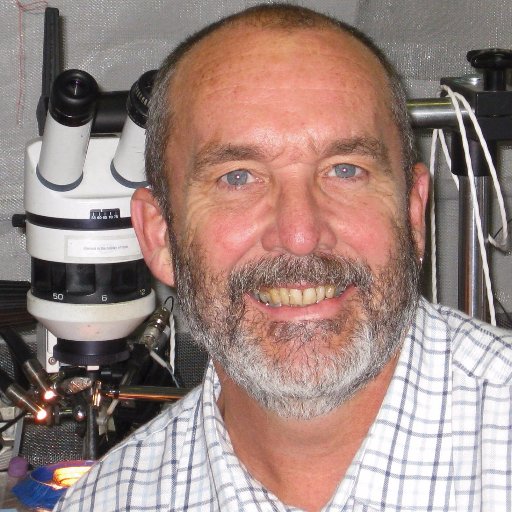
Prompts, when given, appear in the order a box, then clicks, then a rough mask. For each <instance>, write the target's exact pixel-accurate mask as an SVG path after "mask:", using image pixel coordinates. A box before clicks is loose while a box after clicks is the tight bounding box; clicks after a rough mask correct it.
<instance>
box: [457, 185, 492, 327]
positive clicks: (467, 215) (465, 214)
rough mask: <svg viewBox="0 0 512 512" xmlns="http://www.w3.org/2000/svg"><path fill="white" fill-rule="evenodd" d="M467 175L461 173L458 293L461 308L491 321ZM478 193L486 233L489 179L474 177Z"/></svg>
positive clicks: (483, 230) (474, 315) (483, 229)
mask: <svg viewBox="0 0 512 512" xmlns="http://www.w3.org/2000/svg"><path fill="white" fill-rule="evenodd" d="M470 179H471V178H469V177H468V176H459V260H460V261H459V269H458V271H459V278H458V279H459V295H458V297H459V298H458V307H459V309H460V310H461V311H464V312H465V313H467V314H468V315H470V316H473V317H475V318H480V319H481V320H488V314H489V309H488V304H487V294H486V289H485V280H484V272H483V265H482V258H481V256H480V246H479V243H478V235H477V229H476V224H475V220H474V209H473V201H472V199H471V190H470V183H469V180H470ZM474 180H475V188H476V195H477V198H478V204H479V205H480V218H481V219H482V232H483V234H484V237H486V236H487V232H488V223H489V206H488V205H489V195H488V189H489V183H488V180H489V178H488V177H487V176H479V177H475V178H474Z"/></svg>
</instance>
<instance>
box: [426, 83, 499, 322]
mask: <svg viewBox="0 0 512 512" xmlns="http://www.w3.org/2000/svg"><path fill="white" fill-rule="evenodd" d="M441 89H442V90H443V91H445V92H446V93H447V94H448V96H449V97H450V99H451V101H452V104H453V107H454V109H455V115H456V117H457V122H458V125H459V130H460V134H461V139H462V146H463V148H464V157H465V160H466V167H467V170H468V177H469V180H468V181H469V186H470V191H471V199H472V202H473V212H474V219H475V225H476V228H477V236H478V243H479V248H480V255H481V258H482V267H483V272H484V280H485V287H486V292H487V301H488V304H489V315H490V320H491V324H492V325H496V312H495V308H494V298H493V293H492V284H491V279H490V271H489V262H488V258H487V251H486V247H485V239H484V235H483V231H482V220H481V216H480V208H479V205H478V198H477V195H476V188H475V182H474V179H475V175H474V172H473V166H472V163H471V156H470V153H469V145H468V140H467V134H466V128H465V126H464V121H463V119H462V113H461V111H460V105H459V102H460V103H462V105H463V106H464V107H465V109H466V110H467V112H468V115H469V117H470V119H471V122H472V123H473V127H474V129H475V132H476V134H477V136H478V140H479V142H480V145H481V147H482V149H483V152H484V155H485V158H486V161H487V164H488V166H489V172H490V174H491V177H492V180H493V185H494V189H495V191H496V196H497V198H498V205H499V209H500V215H501V219H502V223H503V228H502V232H503V235H502V237H501V240H500V242H497V241H496V240H495V239H494V238H493V237H491V236H490V235H489V236H488V240H489V242H490V243H491V244H492V245H494V246H495V247H505V246H506V243H507V237H508V230H507V216H506V212H505V203H504V200H503V194H502V192H501V187H500V184H499V180H498V177H497V173H496V168H495V166H494V163H493V161H492V158H491V155H490V153H489V149H488V147H487V142H486V141H485V138H484V136H483V133H482V130H481V128H480V125H479V123H478V120H477V118H476V116H475V114H474V113H473V111H472V109H471V106H470V105H469V103H468V101H467V100H466V98H464V97H463V96H462V95H461V94H459V93H454V92H453V91H452V90H451V89H450V88H449V87H448V86H446V85H443V86H441ZM438 137H439V140H440V141H441V145H442V148H443V152H444V156H445V159H446V162H447V164H448V167H449V168H450V171H451V158H450V155H449V151H448V147H447V146H446V140H445V137H444V133H443V132H442V130H440V131H438V130H434V133H433V135H432V146H431V152H430V173H431V176H432V177H433V172H434V169H435V154H436V145H437V139H438ZM452 176H453V178H454V180H455V183H456V186H457V189H458V188H459V187H458V178H457V176H455V175H454V174H453V173H452ZM432 203H434V201H433V200H432ZM433 218H434V220H433V221H431V222H433V229H432V255H433V260H432V267H433V272H432V273H433V277H432V280H433V283H432V285H433V286H432V289H433V294H434V292H435V294H436V296H435V300H437V273H436V266H437V259H436V242H435V213H434V217H433ZM434 279H435V280H436V282H435V284H434Z"/></svg>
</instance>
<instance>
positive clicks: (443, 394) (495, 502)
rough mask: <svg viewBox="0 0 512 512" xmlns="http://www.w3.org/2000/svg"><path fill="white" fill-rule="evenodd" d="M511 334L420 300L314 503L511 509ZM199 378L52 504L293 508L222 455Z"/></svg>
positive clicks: (136, 511)
mask: <svg viewBox="0 0 512 512" xmlns="http://www.w3.org/2000/svg"><path fill="white" fill-rule="evenodd" d="M511 342H512V334H511V333H508V332H506V331H502V330H499V329H496V328H492V327H490V326H488V325H486V324H483V323H481V322H478V321H476V320H474V319H470V318H468V317H466V316H464V315H462V314H461V313H459V312H456V311H453V310H451V309H449V308H447V307H443V306H432V305H431V304H429V303H427V302H426V301H425V300H421V302H420V305H419V307H418V312H417V316H416V320H415V322H414V324H413V325H412V327H411V329H410V330H409V333H408V335H407V338H406V340H405V342H404V346H403V349H402V351H401V355H400V358H399V362H398V365H397V367H396V370H395V374H394V376H393V379H392V381H391V383H390V386H389V389H388V391H387V394H386V396H385V398H384V401H383V403H382V406H381V409H380V411H379V413H378V415H377V417H376V419H375V422H374V424H373V425H372V426H371V428H370V431H369V433H368V435H367V437H366V439H365V441H364V442H363V444H362V446H361V447H360V449H359V451H358V453H357V455H356V456H355V458H354V460H353V462H352V464H351V466H350V468H349V469H348V471H347V474H346V475H345V477H344V479H343V480H342V481H341V482H340V484H339V486H338V488H337V490H336V492H335V493H334V495H333V496H332V498H331V500H330V502H329V503H328V504H326V505H325V507H324V508H323V511H325V512H334V511H353V512H363V511H365V512H371V511H387V512H388V511H402V512H405V511H409V512H411V511H432V512H434V511H443V512H444V511H460V512H462V511H464V512H468V511H472V512H476V511H482V512H505V511H512V429H511V425H512V400H511V398H512V397H511V389H512V388H511V380H512V346H511ZM219 391H220V384H219V380H218V378H217V376H216V374H215V371H214V369H213V366H212V365H211V364H210V365H209V367H208V369H207V372H206V376H205V380H204V383H203V385H202V386H201V387H199V388H196V389H195V390H193V391H192V392H191V393H189V394H188V395H187V396H186V397H185V398H183V399H182V400H181V401H179V402H178V403H177V404H176V405H174V406H173V407H172V408H170V409H168V410H166V411H165V412H163V413H162V414H161V415H160V416H158V417H157V418H155V419H154V420H153V421H151V422H150V423H149V424H147V425H145V426H144V427H143V428H141V429H140V430H138V431H137V432H136V433H135V434H134V435H132V436H131V437H130V438H128V439H127V440H125V441H124V442H122V443H121V444H119V445H118V446H117V447H115V448H114V449H113V450H112V451H111V452H110V453H109V454H107V456H106V457H104V458H103V459H102V460H101V461H100V462H98V463H97V464H96V465H95V466H94V467H93V469H92V470H91V471H90V472H89V473H88V474H87V475H86V476H85V477H84V478H82V480H81V481H79V482H78V483H77V484H76V485H75V486H74V487H72V488H71V489H69V490H68V492H67V495H66V497H65V499H64V501H61V502H60V503H59V504H58V505H57V506H56V509H55V510H56V511H62V510H66V511H88V512H89V511H93V510H94V511H98V512H114V511H131V512H155V511H174V512H179V511H222V512H231V511H236V512H240V511H244V512H245V511H251V512H252V511H265V512H266V511H269V512H270V511H280V512H281V511H287V512H292V511H298V510H299V509H297V508H295V507H291V506H287V505H285V504H284V503H282V502H280V501H279V499H278V498H277V497H276V496H274V495H273V494H272V493H270V492H269V491H268V490H266V489H265V488H264V487H263V486H262V485H261V484H260V483H259V482H257V481H256V480H255V479H253V478H252V477H251V475H250V474H249V473H248V472H247V470H246V469H245V468H244V466H243V465H242V464H241V463H240V461H239V460H238V459H237V458H236V456H235V454H234V453H233V448H232V446H231V443H230V440H229V436H228V434H227V431H226V429H225V427H224V424H223V421H222V418H221V416H220V413H219V410H218V408H217V406H216V397H217V396H218V394H219Z"/></svg>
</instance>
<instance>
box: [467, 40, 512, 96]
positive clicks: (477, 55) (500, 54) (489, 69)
mask: <svg viewBox="0 0 512 512" xmlns="http://www.w3.org/2000/svg"><path fill="white" fill-rule="evenodd" d="M467 59H468V61H469V63H470V64H471V65H472V66H473V67H474V68H475V69H481V70H482V72H483V77H484V90H485V91H504V90H506V88H507V70H508V69H510V68H512V50H503V49H500V48H488V49H486V50H471V51H469V52H468V53H467Z"/></svg>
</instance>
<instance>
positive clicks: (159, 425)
mask: <svg viewBox="0 0 512 512" xmlns="http://www.w3.org/2000/svg"><path fill="white" fill-rule="evenodd" d="M200 402H201V388H195V389H194V390H192V391H191V392H190V393H189V394H188V395H186V396H185V397H184V398H182V399H181V400H180V401H179V402H177V403H176V404H174V405H173V406H171V407H169V408H168V409H166V410H165V411H164V412H162V413H161V414H160V415H159V416H157V417H156V418H154V419H153V420H152V421H150V422H149V423H147V424H146V425H144V426H143V427H141V428H140V429H139V430H137V431H136V432H134V433H133V434H132V435H131V436H129V437H128V438H127V439H125V440H124V441H122V442H121V443H119V444H118V445H116V446H115V447H114V448H113V449H112V450H111V451H110V452H109V453H108V454H107V455H105V456H104V457H103V458H102V459H100V460H99V461H98V462H97V463H96V464H95V465H94V466H93V467H92V468H91V470H90V471H89V473H87V474H86V475H85V476H84V477H83V478H82V479H81V480H79V481H78V482H77V483H76V484H75V485H74V486H73V487H72V488H70V489H69V490H68V491H67V493H66V496H65V498H64V500H61V502H59V504H58V505H57V507H56V508H55V511H59V510H68V511H84V512H85V511H90V510H111V511H115V510H125V508H126V504H127V503H130V504H131V505H133V506H134V508H133V510H137V506H136V503H137V502H139V501H140V502H141V505H143V506H147V505H149V506H150V507H151V506H155V507H158V504H157V503H156V501H155V500H161V499H165V493H162V488H161V480H162V479H164V480H165V479H168V480H172V478H173V475H176V468H177V466H179V464H180V463H181V459H182V457H185V458H187V459H188V457H189V455H188V454H183V453H182V452H183V450H184V447H185V446H189V447H190V446H191V445H193V443H194V441H195V439H194V438H195V433H196V430H197V424H198V416H199V414H200ZM168 483H170V484H171V483H172V482H170V481H169V482H168ZM142 490H143V492H141V491H142ZM157 509H158V508H155V510H157ZM146 510H148V509H146Z"/></svg>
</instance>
